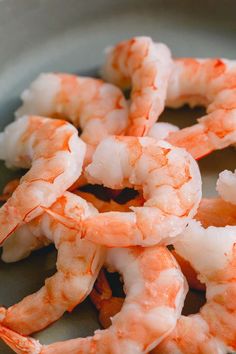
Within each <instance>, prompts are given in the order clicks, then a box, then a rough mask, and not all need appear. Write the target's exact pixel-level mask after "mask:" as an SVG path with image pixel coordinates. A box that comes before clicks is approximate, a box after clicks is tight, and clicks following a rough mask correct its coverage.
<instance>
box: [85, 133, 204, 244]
mask: <svg viewBox="0 0 236 354" xmlns="http://www.w3.org/2000/svg"><path fill="white" fill-rule="evenodd" d="M86 176H87V178H88V180H89V181H90V182H91V183H99V184H104V185H105V186H107V187H110V188H118V189H119V188H123V187H134V188H135V189H142V192H143V197H144V199H145V203H144V205H143V206H141V207H131V211H130V212H128V213H123V212H107V213H100V214H99V215H97V216H95V217H91V218H90V217H89V218H87V219H86V220H85V221H84V223H83V229H84V230H83V237H85V238H87V239H88V240H90V241H93V242H96V243H99V244H103V245H106V246H108V247H127V246H131V245H141V246H150V245H154V244H157V243H159V242H164V243H168V242H170V238H173V237H174V236H176V235H178V234H179V233H180V232H181V231H183V229H184V228H185V226H186V225H187V223H188V221H189V219H190V218H191V217H193V216H194V214H195V212H196V210H197V208H198V205H199V202H200V200H201V176H200V173H199V169H198V166H197V164H196V162H195V160H194V159H193V158H192V157H191V155H190V154H188V153H187V152H186V151H185V150H182V149H179V148H175V147H172V146H171V145H169V144H168V143H166V142H164V141H159V142H157V141H156V140H155V139H153V138H150V137H145V138H137V137H109V138H106V139H104V140H103V141H102V142H101V143H100V144H99V145H98V147H97V150H96V151H95V154H94V155H93V161H92V163H91V164H90V165H89V166H88V167H87V169H86ZM170 199H171V203H170V202H169V200H170Z"/></svg>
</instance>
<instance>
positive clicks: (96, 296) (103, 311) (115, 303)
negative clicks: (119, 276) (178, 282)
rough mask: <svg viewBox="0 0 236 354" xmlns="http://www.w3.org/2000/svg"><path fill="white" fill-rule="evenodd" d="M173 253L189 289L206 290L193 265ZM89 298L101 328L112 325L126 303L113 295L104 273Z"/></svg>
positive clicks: (101, 273) (99, 277)
mask: <svg viewBox="0 0 236 354" xmlns="http://www.w3.org/2000/svg"><path fill="white" fill-rule="evenodd" d="M171 252H172V255H174V257H175V259H176V260H177V262H178V264H179V265H180V267H181V270H182V272H183V274H184V276H185V277H186V279H187V281H188V285H189V287H190V288H194V289H196V290H200V291H202V290H205V285H204V284H202V283H201V282H200V281H199V280H198V279H197V274H196V272H195V271H194V269H193V267H192V266H191V264H190V263H189V262H188V261H186V260H185V259H184V258H182V257H181V256H179V255H178V254H177V253H176V252H175V251H173V250H172V251H171ZM89 298H90V300H91V301H92V303H93V304H94V306H95V307H96V309H97V310H98V319H99V322H100V324H101V326H102V327H103V328H108V327H109V326H110V325H111V319H112V317H113V316H114V315H116V314H117V313H118V312H119V311H120V309H121V307H122V305H123V303H124V298H123V297H116V296H113V295H112V290H111V287H110V285H109V283H108V281H107V278H106V276H105V274H104V272H100V273H99V275H98V278H97V280H96V282H95V285H94V288H93V290H92V291H91V293H90V294H89Z"/></svg>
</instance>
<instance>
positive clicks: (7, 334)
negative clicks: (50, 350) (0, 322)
mask: <svg viewBox="0 0 236 354" xmlns="http://www.w3.org/2000/svg"><path fill="white" fill-rule="evenodd" d="M0 338H1V339H2V340H3V341H4V342H5V343H6V344H7V345H8V346H9V347H10V348H11V349H12V350H14V352H15V353H17V354H40V353H41V351H42V346H41V344H40V343H39V341H37V340H35V339H33V338H28V337H24V336H22V335H20V334H18V333H16V332H14V331H12V330H11V329H9V328H7V327H4V326H0Z"/></svg>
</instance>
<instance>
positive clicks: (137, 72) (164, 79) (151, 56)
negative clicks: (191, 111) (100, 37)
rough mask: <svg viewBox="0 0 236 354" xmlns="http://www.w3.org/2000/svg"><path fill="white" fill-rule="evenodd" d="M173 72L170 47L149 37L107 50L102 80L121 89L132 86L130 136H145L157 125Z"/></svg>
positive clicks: (136, 39)
mask: <svg viewBox="0 0 236 354" xmlns="http://www.w3.org/2000/svg"><path fill="white" fill-rule="evenodd" d="M171 69H172V59H171V53H170V50H169V48H167V46H166V45H164V44H162V43H154V42H153V41H152V39H151V38H149V37H134V38H131V39H129V40H126V41H123V42H120V43H118V44H117V45H116V46H115V47H113V48H109V49H108V50H107V56H106V61H105V65H104V67H103V69H102V74H103V77H104V78H105V79H106V80H108V81H110V82H112V83H114V84H116V85H118V86H120V87H122V88H126V87H129V86H130V85H132V92H131V106H130V113H129V124H128V128H127V135H135V136H143V135H146V134H147V132H148V131H149V129H150V128H151V127H152V126H153V124H154V123H155V122H156V120H157V118H158V117H159V115H160V114H161V113H162V111H163V109H164V106H165V99H166V92H167V84H168V80H169V76H170V73H171Z"/></svg>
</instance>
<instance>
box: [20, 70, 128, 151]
mask: <svg viewBox="0 0 236 354" xmlns="http://www.w3.org/2000/svg"><path fill="white" fill-rule="evenodd" d="M21 98H22V100H23V105H22V106H21V107H20V108H19V109H18V110H17V111H16V117H19V116H21V115H22V114H39V115H43V116H48V117H53V118H61V119H66V120H69V121H71V122H72V123H73V124H74V125H75V126H76V127H80V128H81V129H82V134H81V136H80V137H81V139H83V140H84V141H85V142H86V143H87V144H88V145H89V147H90V148H92V147H94V146H96V145H97V144H98V143H99V142H100V141H101V140H102V139H103V138H104V137H106V136H108V135H113V134H116V135H122V134H124V132H125V129H126V127H127V124H128V106H127V102H126V100H125V98H124V96H123V93H122V92H121V90H120V89H119V88H118V87H116V86H114V85H111V84H108V83H105V82H103V81H102V80H98V79H93V78H89V77H80V76H75V75H69V74H53V73H48V74H41V75H39V77H38V78H37V79H36V80H35V81H33V82H32V84H31V86H30V87H29V89H27V90H25V91H24V92H23V94H22V96H21ZM95 132H96V133H95Z"/></svg>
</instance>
